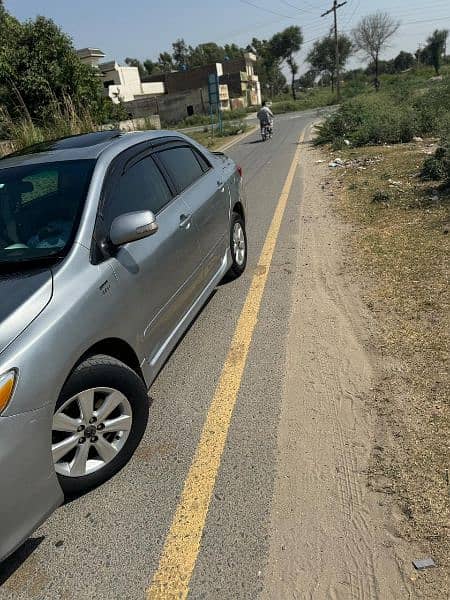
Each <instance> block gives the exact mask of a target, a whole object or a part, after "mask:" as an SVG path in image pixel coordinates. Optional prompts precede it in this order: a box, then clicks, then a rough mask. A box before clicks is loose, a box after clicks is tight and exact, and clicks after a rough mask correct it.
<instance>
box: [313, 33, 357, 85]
mask: <svg viewBox="0 0 450 600" xmlns="http://www.w3.org/2000/svg"><path fill="white" fill-rule="evenodd" d="M338 46H339V64H340V66H341V68H343V67H344V66H345V63H346V62H347V61H348V59H349V57H350V55H351V53H352V48H353V44H352V41H351V39H350V38H349V37H347V36H346V35H340V36H339V37H338ZM335 53H336V45H335V41H334V37H331V36H325V37H323V38H322V39H320V40H317V41H316V42H314V45H313V47H312V48H311V50H310V51H309V53H308V56H307V58H306V60H307V61H308V62H309V64H310V65H311V67H312V68H313V69H314V70H315V71H317V72H318V73H320V74H321V75H323V74H324V73H327V74H328V75H329V76H330V81H331V89H332V90H333V91H334V83H335V79H336V58H335Z"/></svg>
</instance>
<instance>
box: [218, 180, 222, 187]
mask: <svg viewBox="0 0 450 600" xmlns="http://www.w3.org/2000/svg"><path fill="white" fill-rule="evenodd" d="M222 186H223V181H220V179H218V180H217V187H222Z"/></svg>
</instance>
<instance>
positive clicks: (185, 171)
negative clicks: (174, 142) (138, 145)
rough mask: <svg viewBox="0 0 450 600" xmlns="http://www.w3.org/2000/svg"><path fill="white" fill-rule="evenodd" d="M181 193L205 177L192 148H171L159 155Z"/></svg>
mask: <svg viewBox="0 0 450 600" xmlns="http://www.w3.org/2000/svg"><path fill="white" fill-rule="evenodd" d="M158 156H159V158H160V159H161V161H162V163H163V164H164V166H165V167H166V169H167V171H168V172H169V175H170V176H171V177H172V179H173V181H174V183H175V185H176V187H177V189H178V191H179V192H182V191H183V190H185V189H186V188H187V187H189V186H190V185H192V184H193V183H194V181H197V179H200V177H201V176H202V175H203V171H202V168H201V166H200V163H199V162H198V160H197V158H196V156H195V154H194V153H193V151H192V150H191V149H190V148H187V147H181V148H170V149H169V150H163V151H162V152H160V153H159V154H158Z"/></svg>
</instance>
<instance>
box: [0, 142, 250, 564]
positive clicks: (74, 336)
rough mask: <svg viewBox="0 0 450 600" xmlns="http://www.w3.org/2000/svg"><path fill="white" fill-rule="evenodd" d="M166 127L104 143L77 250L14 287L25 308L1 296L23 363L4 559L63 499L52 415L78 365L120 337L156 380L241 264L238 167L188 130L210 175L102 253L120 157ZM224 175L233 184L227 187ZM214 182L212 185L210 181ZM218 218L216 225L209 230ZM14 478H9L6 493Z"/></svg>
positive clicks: (1, 358)
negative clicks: (233, 218) (235, 229)
mask: <svg viewBox="0 0 450 600" xmlns="http://www.w3.org/2000/svg"><path fill="white" fill-rule="evenodd" d="M164 136H167V137H168V136H172V137H173V136H174V134H173V132H146V133H137V134H127V135H124V136H121V137H119V138H118V139H117V140H115V141H113V142H111V143H105V144H103V145H102V150H101V152H99V155H98V157H97V163H96V166H95V168H94V171H93V175H92V179H91V182H90V186H89V190H88V193H87V196H86V202H85V206H84V208H83V214H82V216H81V221H80V225H79V228H78V231H77V234H76V237H75V241H74V243H73V245H72V247H71V249H70V252H69V253H68V255H67V256H66V257H65V258H64V259H63V260H62V261H61V262H60V263H58V264H56V265H54V266H52V267H51V269H50V270H49V269H47V270H41V271H39V272H36V273H35V275H34V278H33V277H31V278H30V280H29V281H28V282H26V283H23V284H22V282H21V283H20V286H21V285H23V286H24V287H23V288H21V290H22V291H19V288H17V290H18V291H17V292H15V293H16V298H17V299H18V300H16V302H17V301H20V302H22V305H21V306H20V307H17V308H16V309H15V310H14V302H13V301H9V300H8V302H9V303H5V300H4V297H3V298H1V297H0V302H1V310H2V311H3V312H2V315H4V316H6V321H4V322H3V323H2V324H1V328H2V329H1V331H2V335H1V336H0V341H1V342H2V343H1V346H2V347H3V351H1V353H0V374H2V373H4V372H7V371H9V370H10V369H16V370H17V372H18V381H17V383H16V386H15V390H14V393H13V397H12V399H11V401H10V403H9V405H8V406H7V407H6V409H5V410H4V411H3V413H2V414H1V415H0V481H2V497H1V498H0V513H1V514H2V519H1V521H0V560H2V559H3V558H4V557H5V556H6V555H7V554H9V553H10V552H11V551H12V550H13V549H14V548H16V547H17V546H18V544H20V543H21V542H22V541H23V540H24V539H25V538H26V536H27V535H29V533H30V532H31V531H32V530H33V529H35V528H36V527H37V526H38V525H39V524H40V523H41V522H42V521H43V520H44V519H45V518H46V516H47V515H48V514H50V513H51V512H52V510H54V508H55V507H56V506H57V505H58V504H60V503H61V502H62V500H63V495H62V492H61V488H60V486H59V483H58V480H57V477H56V475H55V471H54V467H53V461H52V455H51V440H50V432H51V419H52V415H53V411H54V407H55V403H56V401H57V399H58V396H59V394H60V392H61V390H62V388H63V386H64V383H65V382H66V380H67V378H68V377H69V375H70V373H71V372H72V370H73V369H74V367H75V366H76V365H77V363H78V362H79V361H80V360H81V359H82V357H83V356H85V355H86V354H87V353H89V352H90V350H91V348H93V347H94V346H97V345H98V344H100V343H103V342H105V341H108V342H111V343H113V344H114V343H116V342H120V343H121V344H124V345H126V346H127V347H128V348H129V349H130V350H131V351H132V353H133V354H134V355H135V357H136V362H137V363H138V364H139V365H140V366H141V372H142V376H143V378H144V380H145V383H146V385H147V387H148V388H149V387H150V386H151V384H152V382H153V381H154V379H155V377H156V376H157V374H158V372H159V370H160V369H161V367H162V366H163V364H164V361H165V360H166V359H167V357H168V356H169V354H170V352H171V350H172V349H173V348H174V346H175V344H176V343H177V342H178V340H179V339H180V338H181V336H182V335H183V333H184V332H185V330H186V329H187V328H188V326H189V324H190V323H191V322H192V320H193V318H194V317H195V315H196V314H197V313H198V312H199V311H200V310H201V308H202V306H203V304H204V303H205V302H206V300H207V299H208V297H209V296H210V294H211V293H212V291H213V290H214V288H215V286H216V285H217V284H218V283H219V282H220V280H221V279H222V278H223V276H224V275H225V273H226V272H227V270H228V269H229V267H230V266H231V262H232V261H231V254H230V251H229V245H228V244H227V243H226V240H227V239H228V237H227V234H228V232H229V226H230V224H229V217H230V212H231V210H232V206H233V205H234V203H236V202H242V196H241V191H242V190H241V186H240V181H239V180H240V178H239V177H238V175H237V174H236V167H235V165H234V163H233V162H232V161H230V160H228V159H227V160H225V159H223V158H221V157H217V156H215V155H214V154H212V153H209V152H208V151H207V150H206V149H204V148H202V147H201V146H200V145H198V144H196V143H195V142H193V141H192V140H190V139H189V138H186V137H185V136H181V135H180V136H179V137H180V139H183V140H186V141H188V142H189V143H190V144H192V145H193V146H195V147H197V148H198V149H199V150H200V151H201V152H202V153H204V155H205V156H206V157H207V158H208V160H209V161H210V163H211V165H212V166H213V169H212V170H211V172H210V173H209V174H208V173H207V175H208V177H206V176H205V177H204V178H201V181H200V182H199V181H198V182H197V183H195V184H194V185H193V186H192V187H191V188H189V189H188V190H187V191H185V192H183V193H182V194H180V195H179V196H177V197H175V198H174V199H173V200H172V201H171V202H170V203H169V204H168V205H167V207H166V208H164V209H163V210H162V211H161V212H160V213H158V215H157V218H156V220H157V223H158V225H159V230H158V231H157V232H156V233H155V234H154V235H152V236H150V237H148V238H144V239H141V240H138V241H136V242H133V243H130V244H126V245H124V246H122V247H121V248H120V249H118V251H117V252H116V253H115V254H114V255H111V256H110V257H108V258H106V259H104V260H101V261H100V262H99V263H98V264H97V263H96V262H95V261H93V260H92V255H91V246H92V240H93V235H94V230H95V222H96V216H97V210H98V207H99V203H100V198H101V195H102V189H103V186H104V182H105V179H106V178H107V175H108V169H109V167H110V165H111V163H112V162H113V161H114V159H115V158H116V157H117V156H118V155H120V154H121V153H122V152H124V151H126V150H127V149H129V148H131V147H133V146H137V145H139V144H144V143H146V144H148V143H149V142H150V144H151V143H152V140H157V139H159V138H160V137H164ZM97 150H98V149H97ZM95 152H96V150H95V149H90V150H89V151H86V155H89V156H90V157H91V158H92V157H93V155H94V154H95ZM75 154H76V155H77V156H80V155H82V154H83V152H82V151H81V150H80V149H76V150H70V151H67V152H66V153H64V154H61V153H60V152H54V153H52V152H48V153H45V156H44V159H45V161H48V162H51V160H62V159H63V158H64V157H66V156H70V157H71V158H73V156H74V155H75ZM39 156H40V155H30V157H29V160H30V161H36V162H39V160H38V158H39ZM21 160H26V159H25V158H24V157H22V159H21ZM6 163H9V164H11V165H13V164H14V165H15V164H20V159H19V157H17V158H12V159H7V160H6V161H1V163H0V167H4V166H7V164H6ZM218 174H220V177H221V179H222V180H223V188H224V189H223V191H222V189H219V190H218V186H217V179H218ZM214 180H215V181H214ZM212 181H214V186H212V185H211V186H210V182H212ZM238 183H239V185H238ZM206 185H208V188H207V187H206ZM217 194H219V195H218V197H216V196H217ZM200 195H203V197H204V202H205V203H207V204H209V206H210V207H211V210H214V209H216V208H217V207H218V208H219V211H218V214H217V215H214V216H213V217H210V216H208V215H207V214H206V213H204V212H202V210H203V208H202V205H201V202H199V196H200ZM186 211H187V212H188V213H189V212H191V213H192V216H193V219H192V223H191V224H190V226H189V227H188V228H186V227H184V228H183V227H180V217H181V216H182V215H183V214H184V213H185V212H186ZM213 228H215V232H216V234H215V235H212V234H211V235H209V237H208V232H209V230H210V229H213ZM221 228H223V231H221ZM201 231H203V232H204V233H205V236H204V237H202V236H201V235H200V233H199V232H201ZM170 278H172V279H171V281H167V279H170ZM10 281H12V279H11V280H10ZM15 283H17V281H16V282H15ZM0 285H4V286H5V285H9V286H12V285H14V283H13V284H11V283H9V284H5V283H0ZM20 286H19V287H20ZM5 289H6V288H5ZM8 289H12V287H10V288H8ZM30 303H31V304H30ZM30 306H32V310H31V308H30ZM20 311H24V312H23V313H22V312H20ZM7 315H10V316H12V317H13V321H14V323H15V329H14V328H13V327H12V326H11V325H8V329H7V331H8V333H7V334H4V333H3V331H4V330H3V327H4V324H5V322H6V323H8V319H9V316H7ZM124 316H126V318H124ZM19 317H20V319H19ZM5 331H6V329H5ZM31 438H32V441H30V440H31ZM13 471H14V472H13ZM4 481H9V482H10V483H11V485H8V486H7V488H8V489H7V492H6V494H5V493H4V492H3V482H4ZM25 488H26V489H25ZM15 509H16V510H15Z"/></svg>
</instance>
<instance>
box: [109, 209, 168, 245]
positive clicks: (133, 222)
mask: <svg viewBox="0 0 450 600" xmlns="http://www.w3.org/2000/svg"><path fill="white" fill-rule="evenodd" d="M157 231H158V223H157V222H156V218H155V215H154V214H153V213H152V212H151V211H150V210H139V211H136V212H130V213H125V214H123V215H119V216H118V217H116V218H115V219H114V221H113V222H112V224H111V228H110V230H109V239H110V240H111V242H112V243H113V244H114V246H123V245H124V244H128V243H130V242H135V241H137V240H141V239H143V238H146V237H149V236H150V235H153V234H154V233H156V232H157Z"/></svg>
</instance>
